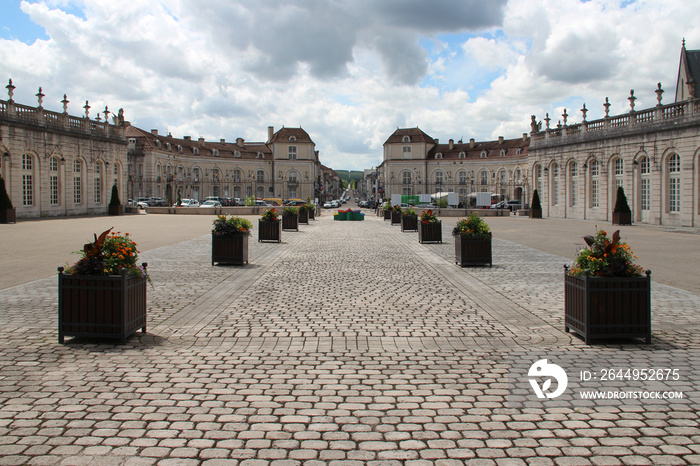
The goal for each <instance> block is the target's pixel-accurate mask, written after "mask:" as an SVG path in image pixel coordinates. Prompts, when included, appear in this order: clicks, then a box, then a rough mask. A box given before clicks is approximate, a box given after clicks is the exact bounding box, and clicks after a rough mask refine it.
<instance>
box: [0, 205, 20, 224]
mask: <svg viewBox="0 0 700 466" xmlns="http://www.w3.org/2000/svg"><path fill="white" fill-rule="evenodd" d="M0 223H17V209H16V208H12V209H0Z"/></svg>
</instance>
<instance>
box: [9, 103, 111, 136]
mask: <svg viewBox="0 0 700 466" xmlns="http://www.w3.org/2000/svg"><path fill="white" fill-rule="evenodd" d="M0 118H3V119H5V120H10V121H16V122H19V123H22V124H27V125H33V126H40V127H51V128H55V129H63V130H65V131H69V132H81V133H88V134H91V135H102V136H104V137H116V138H118V139H123V133H122V131H121V130H119V129H117V127H115V126H113V125H110V124H109V122H107V121H104V122H102V121H94V120H90V119H87V118H80V117H75V116H71V115H68V114H65V113H57V112H51V111H48V110H44V109H43V108H41V107H30V106H27V105H21V104H17V103H14V102H10V101H0Z"/></svg>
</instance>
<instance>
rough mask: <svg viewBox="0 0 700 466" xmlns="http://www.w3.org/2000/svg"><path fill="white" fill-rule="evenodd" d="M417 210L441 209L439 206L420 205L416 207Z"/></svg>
mask: <svg viewBox="0 0 700 466" xmlns="http://www.w3.org/2000/svg"><path fill="white" fill-rule="evenodd" d="M415 208H416V209H439V208H440V207H439V206H438V205H437V204H418V205H417V206H415Z"/></svg>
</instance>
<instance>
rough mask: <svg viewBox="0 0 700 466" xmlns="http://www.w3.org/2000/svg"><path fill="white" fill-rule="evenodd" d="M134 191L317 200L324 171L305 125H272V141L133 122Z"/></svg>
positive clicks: (139, 194) (172, 197)
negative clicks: (208, 137)
mask: <svg viewBox="0 0 700 466" xmlns="http://www.w3.org/2000/svg"><path fill="white" fill-rule="evenodd" d="M125 134H126V137H127V139H128V154H129V159H128V160H129V162H128V173H129V176H128V180H129V181H128V192H129V197H131V198H132V199H138V198H144V197H160V198H163V199H166V200H167V201H168V202H169V204H172V203H174V202H175V201H176V200H177V195H178V193H179V194H180V197H181V198H183V199H198V200H202V199H204V198H206V197H209V196H218V197H227V198H238V199H246V198H251V197H253V198H257V199H282V200H287V199H301V200H306V199H307V198H308V199H311V200H314V199H316V198H319V197H320V196H322V194H323V188H322V187H323V185H324V183H323V181H324V172H323V170H322V169H321V164H320V162H319V159H318V152H317V151H316V150H315V147H316V146H315V144H314V142H313V141H312V140H311V137H310V136H309V134H308V133H307V132H306V131H304V130H303V129H302V128H284V127H283V128H282V129H280V130H279V131H277V132H275V131H274V128H273V127H269V128H268V140H267V141H266V142H246V141H244V140H243V139H242V138H238V139H237V140H236V142H235V143H234V142H226V141H225V140H224V139H221V140H220V141H218V142H210V141H205V140H204V138H199V139H197V140H193V139H192V138H191V137H190V136H184V137H183V138H175V137H173V136H172V135H170V134H168V135H161V134H158V130H152V131H150V132H147V131H144V130H142V129H139V128H136V127H134V126H127V128H126V130H125Z"/></svg>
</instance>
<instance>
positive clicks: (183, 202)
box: [173, 199, 199, 207]
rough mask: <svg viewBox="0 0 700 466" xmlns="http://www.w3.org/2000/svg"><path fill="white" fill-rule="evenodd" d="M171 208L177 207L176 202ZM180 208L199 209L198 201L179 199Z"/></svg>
mask: <svg viewBox="0 0 700 466" xmlns="http://www.w3.org/2000/svg"><path fill="white" fill-rule="evenodd" d="M173 207H178V205H177V202H176V203H175V204H173ZM180 207H199V201H198V200H197V199H181V202H180Z"/></svg>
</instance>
